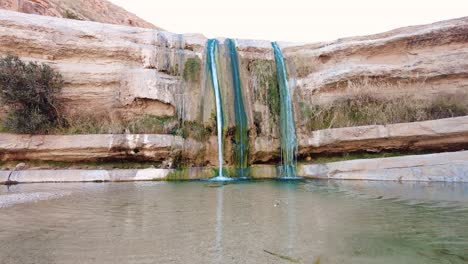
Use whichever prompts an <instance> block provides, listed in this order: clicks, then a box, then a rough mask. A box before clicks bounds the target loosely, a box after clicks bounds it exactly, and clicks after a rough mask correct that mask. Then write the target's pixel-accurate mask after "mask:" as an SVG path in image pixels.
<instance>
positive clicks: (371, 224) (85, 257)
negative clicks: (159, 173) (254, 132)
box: [0, 181, 468, 264]
mask: <svg viewBox="0 0 468 264" xmlns="http://www.w3.org/2000/svg"><path fill="white" fill-rule="evenodd" d="M467 262H468V185H467V184H443V183H442V184H441V183H431V184H428V183H393V182H363V181H361V182H359V181H289V182H281V181H258V182H239V183H229V184H226V185H221V184H217V183H210V182H180V183H175V182H134V183H82V184H26V185H17V186H12V187H10V188H8V189H7V187H6V186H2V187H0V263H2V264H3V263H36V264H38V263H47V264H50V263H322V264H323V263H424V264H427V263H467Z"/></svg>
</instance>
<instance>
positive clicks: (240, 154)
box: [226, 39, 249, 178]
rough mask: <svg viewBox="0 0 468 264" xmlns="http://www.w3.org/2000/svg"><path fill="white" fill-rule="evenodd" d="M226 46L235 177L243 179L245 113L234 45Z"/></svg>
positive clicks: (246, 143)
mask: <svg viewBox="0 0 468 264" xmlns="http://www.w3.org/2000/svg"><path fill="white" fill-rule="evenodd" d="M226 45H227V48H228V53H229V57H230V62H231V75H232V87H233V91H234V115H235V116H234V117H235V124H236V127H235V133H234V157H235V166H236V172H237V176H238V177H241V178H244V177H247V176H248V153H249V135H248V123H247V114H246V113H245V106H244V99H243V97H242V84H241V78H240V73H239V59H238V56H237V50H236V43H235V41H234V40H232V39H227V40H226Z"/></svg>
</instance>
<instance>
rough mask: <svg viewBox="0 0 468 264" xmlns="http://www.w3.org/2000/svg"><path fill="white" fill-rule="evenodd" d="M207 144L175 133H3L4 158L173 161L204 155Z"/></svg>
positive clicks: (0, 157)
mask: <svg viewBox="0 0 468 264" xmlns="http://www.w3.org/2000/svg"><path fill="white" fill-rule="evenodd" d="M204 151H205V146H204V144H202V143H199V142H196V141H194V140H191V139H187V140H184V139H183V138H181V137H178V136H172V135H104V134H103V135H63V136H58V135H46V136H44V135H40V136H31V135H15V134H0V160H4V161H6V160H42V161H67V162H74V161H105V160H132V159H133V160H142V161H161V162H162V161H169V162H172V161H173V160H174V159H176V158H178V159H181V158H183V159H185V161H186V162H187V163H190V162H194V160H193V158H194V157H199V156H200V155H202V156H203V155H204V153H203V152H204Z"/></svg>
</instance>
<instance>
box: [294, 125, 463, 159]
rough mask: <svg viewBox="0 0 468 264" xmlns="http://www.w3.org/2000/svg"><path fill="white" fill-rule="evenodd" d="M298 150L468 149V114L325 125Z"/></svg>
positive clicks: (303, 140)
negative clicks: (342, 125) (346, 125)
mask: <svg viewBox="0 0 468 264" xmlns="http://www.w3.org/2000/svg"><path fill="white" fill-rule="evenodd" d="M299 145H300V146H301V148H300V150H299V154H301V155H303V154H306V155H307V154H315V153H328V154H330V153H346V152H355V151H368V152H380V151H382V150H400V151H421V150H435V151H442V150H445V151H447V150H451V149H455V150H460V149H468V117H467V116H463V117H455V118H446V119H438V120H430V121H424V122H413V123H400V124H389V125H373V126H362V127H346V128H335V129H325V130H318V131H314V132H312V136H310V137H304V138H301V139H300V143H299Z"/></svg>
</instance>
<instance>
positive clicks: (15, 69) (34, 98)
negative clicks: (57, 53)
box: [0, 55, 63, 133]
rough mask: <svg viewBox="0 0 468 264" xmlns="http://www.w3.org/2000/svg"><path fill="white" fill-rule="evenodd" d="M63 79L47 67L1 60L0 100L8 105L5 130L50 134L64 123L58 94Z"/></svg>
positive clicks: (5, 58) (4, 58)
mask: <svg viewBox="0 0 468 264" xmlns="http://www.w3.org/2000/svg"><path fill="white" fill-rule="evenodd" d="M62 85H63V79H62V76H61V75H60V74H59V73H58V72H56V71H55V70H54V69H52V68H51V67H50V66H48V65H46V64H38V63H36V62H29V63H25V62H23V61H22V60H20V59H19V58H18V57H16V56H11V55H8V56H6V57H3V58H0V99H1V101H2V103H3V104H5V105H6V106H7V108H8V109H9V110H8V114H7V118H6V119H5V120H4V122H3V127H4V128H5V129H6V130H8V131H12V132H16V133H46V132H47V131H48V130H49V129H51V128H53V127H56V126H57V125H59V124H60V120H61V115H60V111H59V109H60V108H59V103H58V100H57V95H58V93H59V92H60V90H61V87H62Z"/></svg>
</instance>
